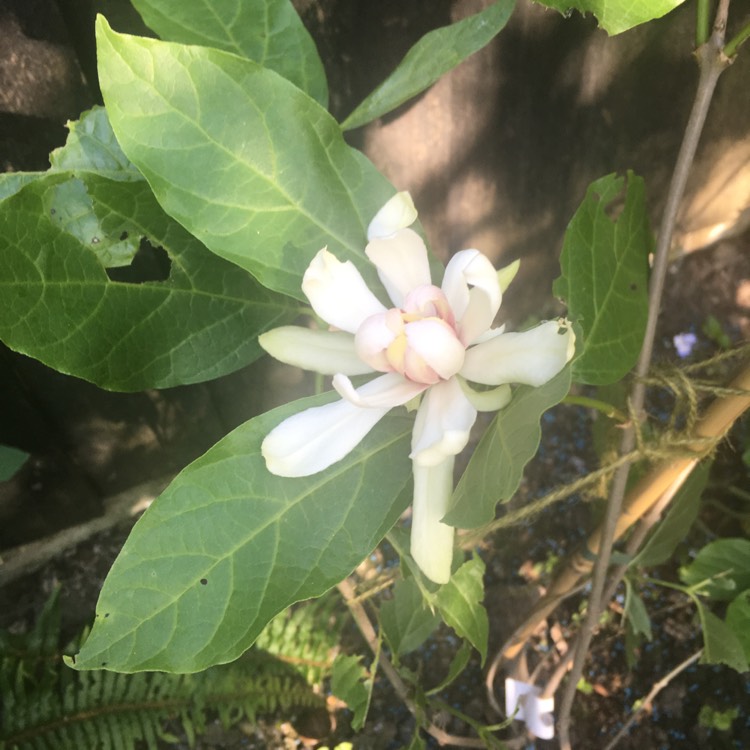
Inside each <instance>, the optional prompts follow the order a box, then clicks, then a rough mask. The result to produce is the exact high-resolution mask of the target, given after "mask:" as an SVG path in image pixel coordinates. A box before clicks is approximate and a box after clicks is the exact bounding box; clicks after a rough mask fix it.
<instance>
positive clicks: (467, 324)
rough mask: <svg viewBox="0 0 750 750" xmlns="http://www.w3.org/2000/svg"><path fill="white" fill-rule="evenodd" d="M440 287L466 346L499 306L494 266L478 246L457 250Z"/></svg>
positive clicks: (498, 289)
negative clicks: (449, 304)
mask: <svg viewBox="0 0 750 750" xmlns="http://www.w3.org/2000/svg"><path fill="white" fill-rule="evenodd" d="M469 287H473V288H471V289H469ZM442 288H443V292H445V296H446V297H447V298H448V301H449V302H450V303H451V307H452V308H453V312H454V314H455V316H456V320H457V321H458V329H459V332H460V335H461V340H462V341H463V342H464V344H465V345H466V346H468V345H469V344H472V343H474V341H475V340H476V339H477V338H478V337H479V336H481V335H482V334H483V333H484V332H485V331H486V330H487V329H488V328H489V327H490V326H491V325H492V321H493V320H494V319H495V315H497V311H498V310H499V309H500V302H501V300H502V293H501V291H500V283H499V281H498V277H497V271H495V267H494V266H493V265H492V263H491V262H490V260H489V258H487V256H486V255H483V254H482V253H480V252H479V250H461V252H459V253H456V254H455V255H454V256H453V257H452V258H451V259H450V261H449V263H448V266H447V267H446V269H445V276H444V277H443V287H442Z"/></svg>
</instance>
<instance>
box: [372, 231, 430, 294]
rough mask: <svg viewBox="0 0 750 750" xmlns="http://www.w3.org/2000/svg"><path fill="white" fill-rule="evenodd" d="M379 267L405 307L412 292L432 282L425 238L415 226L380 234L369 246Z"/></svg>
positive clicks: (389, 286)
mask: <svg viewBox="0 0 750 750" xmlns="http://www.w3.org/2000/svg"><path fill="white" fill-rule="evenodd" d="M365 253H366V255H367V257H368V258H369V259H370V260H371V261H372V262H373V263H374V264H375V267H376V268H377V269H378V276H379V277H380V280H381V281H382V282H383V286H384V287H385V289H386V291H387V292H388V296H389V297H390V298H391V299H392V300H393V304H394V305H396V307H402V306H403V304H404V299H405V298H406V295H407V294H409V292H410V291H411V290H412V289H414V288H416V287H418V286H424V285H427V284H430V282H431V279H430V262H429V259H428V257H427V248H426V247H425V244H424V240H423V239H422V238H421V237H420V236H419V235H418V234H417V233H416V232H415V231H414V230H412V229H400V230H399V231H398V232H396V233H395V234H392V235H391V236H390V237H386V238H376V239H373V240H371V241H370V243H369V244H368V245H367V247H366V248H365Z"/></svg>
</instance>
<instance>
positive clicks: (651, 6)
mask: <svg viewBox="0 0 750 750" xmlns="http://www.w3.org/2000/svg"><path fill="white" fill-rule="evenodd" d="M534 1H535V2H537V3H539V4H540V5H546V6H547V7H548V8H554V9H555V10H559V11H560V12H561V13H563V14H565V15H568V14H569V12H570V11H571V10H573V9H575V10H579V11H580V12H581V13H593V14H594V15H595V16H596V19H597V21H598V22H599V25H600V26H601V27H602V28H603V29H605V30H606V32H607V33H608V34H611V35H614V34H620V33H621V32H623V31H627V30H628V29H632V28H633V27H634V26H638V25H639V24H642V23H646V22H647V21H651V20H653V19H654V18H661V17H662V16H664V15H666V14H667V13H669V11H671V10H674V9H675V8H676V7H677V6H678V5H682V3H684V2H685V0H534Z"/></svg>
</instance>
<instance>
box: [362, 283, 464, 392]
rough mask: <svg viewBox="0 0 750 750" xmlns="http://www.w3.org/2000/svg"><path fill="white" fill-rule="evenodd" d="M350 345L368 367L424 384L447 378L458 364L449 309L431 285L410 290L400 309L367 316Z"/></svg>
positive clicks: (459, 353)
mask: <svg viewBox="0 0 750 750" xmlns="http://www.w3.org/2000/svg"><path fill="white" fill-rule="evenodd" d="M354 345H355V347H356V350H357V354H358V355H359V357H360V359H362V361H363V362H366V363H367V364H368V365H370V367H372V368H373V369H374V370H378V371H379V372H398V373H400V374H401V375H403V376H404V377H405V378H408V379H409V380H411V381H413V382H415V383H422V384H424V385H434V384H435V383H438V382H440V381H441V380H448V378H450V377H452V376H453V375H455V374H456V373H457V372H458V371H459V370H460V369H461V367H462V366H463V363H464V354H465V349H464V345H463V344H462V343H461V341H460V340H459V338H458V334H457V332H456V320H455V317H454V315H453V310H451V307H450V305H449V304H448V300H447V299H446V297H445V295H444V294H443V292H442V290H440V289H439V288H438V287H436V286H432V285H425V286H419V287H417V288H416V289H414V290H413V291H411V292H410V293H409V294H408V295H407V297H406V299H405V300H404V306H403V308H398V307H392V308H391V309H390V310H387V311H386V312H384V313H378V314H377V315H371V316H370V317H369V318H367V319H366V320H365V321H364V322H363V323H362V325H361V326H360V327H359V330H358V331H357V333H356V335H355V337H354Z"/></svg>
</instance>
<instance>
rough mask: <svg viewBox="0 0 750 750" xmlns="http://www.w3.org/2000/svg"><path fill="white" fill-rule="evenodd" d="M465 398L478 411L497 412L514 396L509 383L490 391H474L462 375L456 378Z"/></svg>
mask: <svg viewBox="0 0 750 750" xmlns="http://www.w3.org/2000/svg"><path fill="white" fill-rule="evenodd" d="M456 380H458V384H459V385H460V386H461V390H462V391H463V392H464V396H466V398H467V399H468V400H469V403H470V404H471V405H472V406H473V407H474V408H475V409H476V410H477V411H497V410H498V409H504V408H505V407H506V406H507V405H508V404H509V403H510V399H511V397H512V395H513V393H512V391H511V390H510V386H509V385H508V384H507V383H503V385H499V386H497V388H492V389H491V390H489V391H477V390H474V388H472V387H471V386H470V385H469V384H468V383H467V382H466V381H465V380H464V379H463V378H462V377H461V376H460V375H459V376H458V377H457V378H456Z"/></svg>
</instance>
